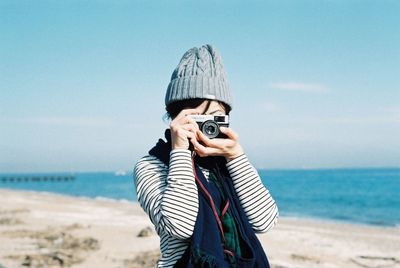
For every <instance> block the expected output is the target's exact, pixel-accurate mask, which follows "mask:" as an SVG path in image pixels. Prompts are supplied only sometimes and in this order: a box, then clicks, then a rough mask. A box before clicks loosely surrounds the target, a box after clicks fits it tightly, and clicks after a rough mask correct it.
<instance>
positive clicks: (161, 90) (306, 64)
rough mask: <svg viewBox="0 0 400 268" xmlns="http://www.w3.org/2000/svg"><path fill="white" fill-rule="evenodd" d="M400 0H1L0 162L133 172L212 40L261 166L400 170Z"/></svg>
mask: <svg viewBox="0 0 400 268" xmlns="http://www.w3.org/2000/svg"><path fill="white" fill-rule="evenodd" d="M399 14H400V2H399V1H385V0H379V1H378V0H376V1H368V0H362V1H361V0H360V1H355V0H347V1H341V0H337V1H335V0H330V1H324V0H321V1H317V0H309V1H306V0H296V1H286V0H283V1H100V0H98V1H72V0H70V1H15V0H13V1H8V0H1V1H0V173H1V172H3V173H6V172H70V171H72V172H79V171H83V172H85V171H115V170H120V169H122V170H127V171H132V170H133V168H134V165H135V163H136V161H137V160H138V159H139V158H140V157H142V156H144V155H146V154H147V152H148V151H149V149H150V148H151V147H152V146H153V145H155V143H156V142H157V140H158V139H159V138H161V137H163V134H164V130H165V129H166V128H168V127H169V123H168V121H165V120H163V116H164V114H165V109H164V97H165V92H166V88H167V86H168V83H169V81H170V77H171V74H172V72H173V70H174V68H175V67H176V65H177V64H178V63H179V60H180V58H181V57H182V55H183V54H184V52H185V51H187V50H188V49H190V48H192V47H199V46H201V45H204V44H212V45H214V46H215V47H216V48H217V50H218V51H219V52H220V54H221V56H222V60H223V64H224V67H225V70H226V73H227V75H228V80H229V87H230V90H231V94H232V96H233V110H232V113H231V128H232V129H233V130H234V131H235V132H236V133H238V135H239V142H240V144H241V145H242V147H243V148H244V151H245V153H246V155H247V156H248V158H249V160H250V162H251V163H252V164H253V165H254V166H255V167H256V168H265V169H292V168H296V169H297V168H301V169H308V168H351V167H400V26H399V25H400V16H399Z"/></svg>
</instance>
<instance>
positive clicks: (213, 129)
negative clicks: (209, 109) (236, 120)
mask: <svg viewBox="0 0 400 268" xmlns="http://www.w3.org/2000/svg"><path fill="white" fill-rule="evenodd" d="M188 116H189V117H190V118H192V119H193V120H194V121H196V123H197V124H198V125H199V128H200V130H201V132H203V133H204V135H206V136H207V137H208V138H210V139H213V138H227V136H226V135H225V134H223V133H221V131H220V129H219V128H220V127H229V115H209V114H204V115H203V114H202V115H188Z"/></svg>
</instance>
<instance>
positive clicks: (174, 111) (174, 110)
mask: <svg viewBox="0 0 400 268" xmlns="http://www.w3.org/2000/svg"><path fill="white" fill-rule="evenodd" d="M204 101H208V103H207V107H206V108H205V111H207V109H208V107H209V106H210V103H211V101H212V100H210V99H203V98H194V99H187V100H180V101H175V102H172V103H170V104H168V105H167V106H166V107H165V110H166V111H167V113H166V114H165V117H166V118H167V119H174V118H175V117H176V116H177V115H178V114H179V113H180V112H181V111H182V110H183V109H193V108H196V107H197V106H199V105H200V104H202V103H203V102H204ZM217 102H218V103H219V104H220V105H222V106H223V107H224V108H225V113H226V114H227V115H229V112H230V111H231V108H230V106H229V105H227V104H226V103H224V102H222V101H217Z"/></svg>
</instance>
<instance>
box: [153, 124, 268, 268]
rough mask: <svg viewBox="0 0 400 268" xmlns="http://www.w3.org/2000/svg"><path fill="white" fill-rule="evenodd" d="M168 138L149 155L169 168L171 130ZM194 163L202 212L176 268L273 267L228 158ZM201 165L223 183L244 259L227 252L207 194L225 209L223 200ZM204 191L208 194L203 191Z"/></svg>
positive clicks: (207, 159) (168, 132)
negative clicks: (241, 198) (239, 194)
mask: <svg viewBox="0 0 400 268" xmlns="http://www.w3.org/2000/svg"><path fill="white" fill-rule="evenodd" d="M165 138H166V139H167V142H164V141H163V140H162V139H159V141H158V143H157V144H156V146H155V147H153V148H152V149H151V150H150V151H149V154H150V155H153V156H155V157H157V158H158V159H160V160H161V161H162V162H163V163H165V164H166V165H167V166H169V156H170V151H171V132H170V130H169V129H166V131H165ZM194 164H195V170H196V175H197V176H196V177H197V178H196V183H197V185H198V189H199V211H198V215H197V219H196V223H195V227H194V231H193V235H192V237H191V238H190V244H189V246H188V248H187V249H186V251H185V252H184V253H183V255H182V257H181V258H180V259H179V260H178V261H177V263H176V264H175V266H174V267H182V268H183V267H221V268H228V267H237V268H251V267H259V268H269V267H270V266H269V262H268V259H267V256H266V255H265V252H264V250H263V248H262V246H261V244H260V242H259V240H258V238H257V236H256V235H255V233H254V231H253V229H252V227H251V225H250V223H249V221H248V219H247V216H246V214H245V212H244V211H243V208H242V206H241V205H240V201H239V199H238V197H237V195H236V192H235V188H234V186H233V183H232V180H231V178H230V175H229V172H228V170H227V168H226V160H225V158H224V157H221V156H214V157H199V156H196V157H195V158H194ZM200 166H202V167H204V168H207V169H209V170H211V171H212V172H214V174H216V175H217V176H218V179H219V181H220V182H222V187H223V189H224V192H225V195H226V196H227V197H228V199H229V203H230V206H229V208H228V213H230V214H231V215H232V216H233V218H234V220H235V222H236V225H237V228H238V233H239V241H240V250H241V254H240V255H241V256H238V255H236V254H235V255H234V256H232V255H230V254H227V253H226V251H224V242H223V237H222V235H221V231H220V229H219V225H218V223H217V220H216V217H215V214H214V213H213V210H212V207H211V204H210V200H209V198H208V196H207V193H208V194H210V195H211V196H212V199H213V201H214V203H215V205H216V206H218V207H220V206H221V202H222V199H221V197H220V196H219V192H218V190H217V189H216V186H215V185H213V184H212V183H209V182H208V181H207V179H206V178H205V176H204V174H203V172H202V171H201V169H200ZM204 188H205V191H203V190H202V189H204Z"/></svg>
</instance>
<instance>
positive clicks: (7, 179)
mask: <svg viewBox="0 0 400 268" xmlns="http://www.w3.org/2000/svg"><path fill="white" fill-rule="evenodd" d="M73 180H75V176H73V175H48V176H26V175H21V176H2V177H0V182H1V183H18V182H48V181H49V182H65V181H73Z"/></svg>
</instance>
